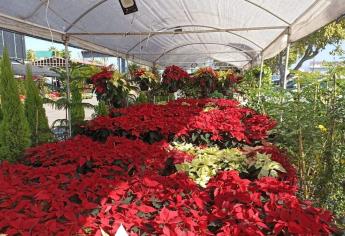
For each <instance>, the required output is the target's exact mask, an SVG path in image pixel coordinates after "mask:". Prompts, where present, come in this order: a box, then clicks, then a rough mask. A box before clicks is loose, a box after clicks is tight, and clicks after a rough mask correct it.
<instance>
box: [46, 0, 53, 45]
mask: <svg viewBox="0 0 345 236" xmlns="http://www.w3.org/2000/svg"><path fill="white" fill-rule="evenodd" d="M49 3H50V2H49V0H47V1H46V12H45V13H46V22H47V26H48V29H49V32H50V37H51V40H52V46H53V44H54V36H53V31H52V29H51V27H50V23H49V19H48V9H49Z"/></svg>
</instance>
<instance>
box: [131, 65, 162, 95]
mask: <svg viewBox="0 0 345 236" xmlns="http://www.w3.org/2000/svg"><path fill="white" fill-rule="evenodd" d="M134 81H135V82H136V83H137V84H138V85H139V87H140V90H141V91H148V90H149V89H150V88H152V87H153V86H154V85H155V84H157V83H158V82H159V81H158V77H157V76H156V75H155V74H154V73H153V72H152V71H148V70H146V69H145V68H139V69H137V70H136V71H135V73H134Z"/></svg>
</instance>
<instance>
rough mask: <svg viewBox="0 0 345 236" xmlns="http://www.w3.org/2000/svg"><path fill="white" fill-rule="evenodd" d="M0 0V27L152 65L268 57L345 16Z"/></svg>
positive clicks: (156, 1)
mask: <svg viewBox="0 0 345 236" xmlns="http://www.w3.org/2000/svg"><path fill="white" fill-rule="evenodd" d="M136 3H137V6H138V12H136V13H133V14H130V15H124V14H123V12H122V8H121V6H120V3H119V0H82V1H81V0H50V1H49V0H27V1H22V0H0V6H1V8H0V27H2V28H6V29H10V30H13V31H16V32H21V33H24V34H27V35H33V36H36V37H41V38H44V39H49V40H55V41H59V42H63V41H64V40H68V42H69V43H70V44H71V45H74V46H77V47H80V48H84V49H88V50H91V51H95V52H99V53H104V54H107V55H114V56H119V57H123V58H126V59H130V60H132V61H135V62H138V63H141V64H145V65H148V66H154V65H157V66H166V65H170V64H177V65H180V66H184V67H187V66H190V65H191V64H192V63H205V62H208V61H212V60H217V61H222V62H226V63H228V64H231V65H234V66H237V67H244V66H248V65H251V64H253V63H256V62H258V61H259V58H260V57H261V56H262V57H263V58H269V57H272V56H274V55H276V54H277V53H279V52H280V51H281V50H283V49H284V48H285V47H286V45H287V43H288V41H289V42H294V41H296V40H298V39H300V38H302V37H304V36H306V35H308V34H310V33H312V32H313V31H315V30H317V29H318V28H320V27H322V26H323V25H325V24H327V23H329V22H331V21H333V20H335V19H337V18H338V17H339V16H341V15H342V14H343V13H344V12H345V0H303V1H301V0H169V1H167V0H136Z"/></svg>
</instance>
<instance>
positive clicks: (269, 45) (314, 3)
mask: <svg viewBox="0 0 345 236" xmlns="http://www.w3.org/2000/svg"><path fill="white" fill-rule="evenodd" d="M319 1H322V0H314V2H313V3H312V4H310V6H309V7H308V8H307V9H305V10H304V11H303V12H302V14H301V15H300V16H299V17H297V18H296V19H295V20H294V21H293V22H292V23H291V24H290V25H289V26H287V27H285V29H284V31H282V32H281V33H280V34H279V35H278V36H277V37H276V38H275V39H274V40H273V41H272V42H271V43H270V44H268V45H267V46H266V47H265V48H264V49H263V50H262V52H263V53H265V51H266V50H267V49H268V48H269V47H271V46H272V45H273V44H274V43H275V42H276V41H277V40H278V39H279V38H280V37H282V36H283V35H284V34H286V33H287V32H289V31H290V26H291V25H294V24H295V23H296V22H298V21H299V20H300V19H301V18H302V17H303V16H304V15H305V14H306V13H307V12H308V11H310V10H311V9H312V8H313V7H315V5H316V4H317V3H318V2H319ZM245 66H247V65H245Z"/></svg>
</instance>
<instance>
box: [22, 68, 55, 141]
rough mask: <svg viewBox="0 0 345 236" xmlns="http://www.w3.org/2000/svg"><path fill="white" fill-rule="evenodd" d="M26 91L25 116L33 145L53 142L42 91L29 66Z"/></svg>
mask: <svg viewBox="0 0 345 236" xmlns="http://www.w3.org/2000/svg"><path fill="white" fill-rule="evenodd" d="M25 89H26V100H25V115H26V118H27V120H28V122H29V127H30V131H31V143H32V145H37V144H40V143H45V142H49V141H51V140H52V133H51V131H50V129H49V125H48V119H47V116H46V112H45V109H44V108H43V101H42V98H41V97H40V94H39V93H40V91H39V89H38V88H37V86H36V84H35V82H34V81H33V80H32V71H31V67H30V66H29V65H28V66H27V68H26V81H25Z"/></svg>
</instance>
